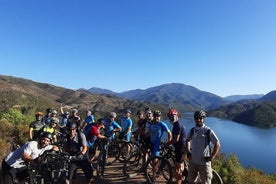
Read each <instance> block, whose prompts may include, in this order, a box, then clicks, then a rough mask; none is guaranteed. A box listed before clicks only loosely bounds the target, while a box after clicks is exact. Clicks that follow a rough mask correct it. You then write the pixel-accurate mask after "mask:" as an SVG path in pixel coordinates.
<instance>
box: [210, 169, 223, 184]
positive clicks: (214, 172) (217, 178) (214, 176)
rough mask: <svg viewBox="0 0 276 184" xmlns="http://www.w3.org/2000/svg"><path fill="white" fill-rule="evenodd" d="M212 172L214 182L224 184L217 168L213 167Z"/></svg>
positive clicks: (213, 183)
mask: <svg viewBox="0 0 276 184" xmlns="http://www.w3.org/2000/svg"><path fill="white" fill-rule="evenodd" d="M212 174H213V178H212V184H223V181H222V179H221V177H220V175H219V174H218V172H217V171H216V170H214V169H213V172H212Z"/></svg>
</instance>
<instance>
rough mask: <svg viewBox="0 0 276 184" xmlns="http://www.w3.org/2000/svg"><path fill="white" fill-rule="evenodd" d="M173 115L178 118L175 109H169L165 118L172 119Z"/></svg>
mask: <svg viewBox="0 0 276 184" xmlns="http://www.w3.org/2000/svg"><path fill="white" fill-rule="evenodd" d="M173 115H176V116H178V112H177V111H176V110H175V109H173V108H171V109H170V110H169V112H168V113H167V117H168V118H170V117H172V116H173Z"/></svg>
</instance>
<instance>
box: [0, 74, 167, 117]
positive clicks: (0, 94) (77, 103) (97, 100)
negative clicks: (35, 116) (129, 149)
mask: <svg viewBox="0 0 276 184" xmlns="http://www.w3.org/2000/svg"><path fill="white" fill-rule="evenodd" d="M0 101H1V105H0V111H4V110H7V109H9V108H11V107H17V108H21V109H25V111H32V112H35V111H37V110H40V111H44V110H45V109H46V108H48V107H53V108H56V109H59V107H60V104H63V105H69V106H72V107H76V108H78V109H79V110H80V113H83V114H84V111H85V110H88V109H90V110H92V111H93V112H95V113H96V115H98V114H99V115H105V114H104V113H106V112H110V111H115V112H118V113H122V112H123V110H124V109H126V108H129V109H131V110H132V111H133V112H136V111H137V110H141V109H145V108H146V107H148V106H150V107H152V108H157V109H160V110H161V111H163V112H164V113H165V111H167V109H166V108H164V107H162V106H158V105H154V104H151V103H143V102H138V101H134V100H129V99H124V98H119V97H116V96H111V95H97V94H91V93H90V92H88V91H86V90H77V91H74V90H71V89H66V88H62V87H58V86H54V85H51V84H46V83H38V82H34V81H31V80H27V79H22V78H16V77H11V76H2V75H1V76H0Z"/></svg>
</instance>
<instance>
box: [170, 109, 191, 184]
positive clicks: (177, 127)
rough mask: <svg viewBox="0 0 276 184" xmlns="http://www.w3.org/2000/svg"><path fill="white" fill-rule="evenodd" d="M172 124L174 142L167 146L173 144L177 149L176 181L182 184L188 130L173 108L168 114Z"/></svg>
mask: <svg viewBox="0 0 276 184" xmlns="http://www.w3.org/2000/svg"><path fill="white" fill-rule="evenodd" d="M167 117H168V118H169V120H170V122H171V123H172V124H173V128H172V140H171V141H169V142H167V144H166V146H167V145H170V144H173V145H174V148H175V179H176V183H177V184H182V168H183V169H184V159H185V138H186V128H185V126H184V125H183V124H182V123H180V122H179V118H178V112H177V111H176V110H175V109H173V108H171V109H170V110H169V112H168V114H167Z"/></svg>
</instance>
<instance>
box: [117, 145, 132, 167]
mask: <svg viewBox="0 0 276 184" xmlns="http://www.w3.org/2000/svg"><path fill="white" fill-rule="evenodd" d="M132 150H133V149H132V145H131V143H130V142H124V143H123V144H122V145H121V147H120V156H119V161H120V162H125V161H126V160H127V159H128V158H129V157H130V156H131V155H132Z"/></svg>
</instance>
